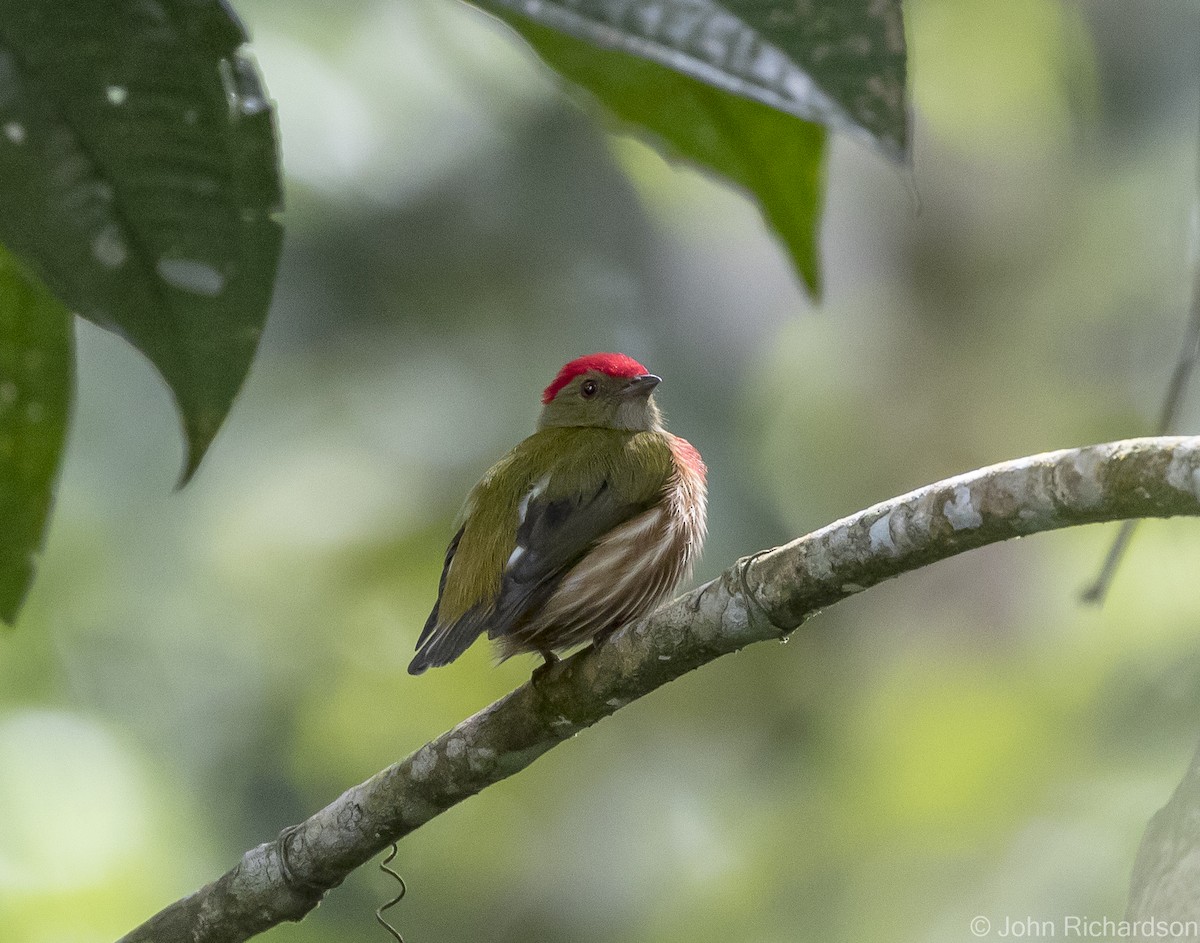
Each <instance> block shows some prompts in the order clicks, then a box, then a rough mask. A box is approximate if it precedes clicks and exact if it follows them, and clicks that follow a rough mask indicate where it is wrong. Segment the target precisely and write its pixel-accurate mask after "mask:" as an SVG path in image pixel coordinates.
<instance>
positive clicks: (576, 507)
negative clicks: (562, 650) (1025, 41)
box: [409, 428, 672, 674]
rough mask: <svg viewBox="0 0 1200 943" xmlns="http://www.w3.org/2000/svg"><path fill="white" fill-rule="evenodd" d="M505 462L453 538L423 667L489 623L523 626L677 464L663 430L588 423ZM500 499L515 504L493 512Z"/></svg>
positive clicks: (454, 651)
mask: <svg viewBox="0 0 1200 943" xmlns="http://www.w3.org/2000/svg"><path fill="white" fill-rule="evenodd" d="M535 440H536V441H535ZM505 461H511V463H512V467H507V468H502V467H501V466H499V465H498V466H496V467H495V468H493V470H492V471H491V472H489V473H488V475H487V476H485V478H484V480H483V481H481V482H480V484H479V485H478V486H477V489H476V491H477V492H478V493H475V492H473V493H472V498H471V500H470V501H469V504H468V511H467V520H466V523H465V524H464V527H463V529H462V530H460V532H459V534H458V535H457V536H456V539H455V540H454V541H452V542H451V549H450V551H449V552H448V553H447V558H446V566H445V568H444V570H443V575H442V587H441V593H440V594H439V601H438V605H435V607H434V611H433V612H432V613H431V614H430V618H429V622H427V623H426V626H425V630H424V632H422V635H421V640H420V641H419V642H418V651H417V656H416V658H414V659H413V663H412V665H410V666H409V671H410V672H412V673H414V674H416V673H419V672H420V671H423V670H425V668H427V667H430V666H435V665H441V664H447V663H448V662H450V661H452V660H453V659H454V658H457V657H458V655H460V654H461V653H462V652H463V651H465V650H466V648H467V647H468V646H469V645H470V644H471V643H472V642H473V641H474V640H475V639H476V638H477V637H478V636H479V635H480V634H481V633H482V632H483V631H485V630H486V631H487V633H488V636H489V637H491V638H496V637H498V636H502V635H506V634H508V633H509V632H510V631H512V630H513V628H514V627H516V626H519V625H520V624H521V623H522V622H523V621H524V620H525V619H526V618H527V617H528V616H530V615H531V614H532V613H533V612H535V611H536V610H537V609H538V608H539V607H540V606H542V605H543V604H544V603H545V602H546V600H547V599H548V598H549V597H550V595H551V594H552V593H553V592H554V589H555V587H557V585H558V582H559V580H560V579H561V578H562V577H563V576H564V575H565V574H566V573H567V571H569V570H570V569H571V567H573V566H574V565H575V564H576V563H577V562H579V560H580V559H581V558H582V557H583V556H584V554H586V553H587V551H588V550H589V549H590V548H591V547H592V546H593V545H594V544H595V543H596V541H597V540H599V539H600V538H601V537H603V536H604V535H605V534H607V533H608V532H609V531H610V530H612V529H613V528H614V527H617V526H618V525H619V524H622V523H624V522H625V521H627V520H629V519H630V518H632V517H635V516H636V515H637V514H640V513H641V512H642V511H644V510H646V509H647V508H649V507H651V506H653V504H654V503H655V502H656V501H657V500H659V498H660V497H661V495H662V493H663V488H664V486H665V484H666V481H667V478H668V476H669V474H670V471H671V467H672V466H671V455H670V448H669V446H667V444H666V440H665V439H663V437H662V436H659V435H655V434H651V433H631V432H627V431H621V430H611V429H587V428H569V429H547V430H543V431H542V432H540V433H537V434H535V435H534V436H531V437H530V439H527V440H526V441H525V442H524V443H522V445H521V446H518V448H517V449H516V450H514V452H513V453H510V456H509V457H508V458H507V459H506V460H505ZM502 464H503V463H502ZM546 469H548V471H547V470H546ZM538 472H542V474H541V475H540V477H536V478H535V475H537V474H538ZM514 482H515V483H517V484H518V487H516V488H512V487H511V485H512V484H513V483H514ZM505 496H510V497H511V499H512V500H511V502H506V501H505V500H497V499H498V498H499V499H503V498H505ZM509 503H511V508H509V507H508V506H507V505H508V504H509ZM472 504H473V507H472ZM497 507H503V508H504V510H505V513H504V514H497V515H495V519H489V518H490V517H491V514H490V513H489V512H492V511H494V510H495V509H496V508H497ZM456 552H457V556H458V558H459V559H458V560H456V559H455V558H456ZM468 555H469V558H468ZM460 563H461V569H460ZM472 579H474V580H475V582H474V584H471V580H472ZM467 600H471V602H467Z"/></svg>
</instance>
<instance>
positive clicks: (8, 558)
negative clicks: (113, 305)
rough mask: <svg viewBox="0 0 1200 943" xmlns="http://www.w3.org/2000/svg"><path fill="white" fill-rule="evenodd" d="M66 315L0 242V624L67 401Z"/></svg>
mask: <svg viewBox="0 0 1200 943" xmlns="http://www.w3.org/2000/svg"><path fill="white" fill-rule="evenodd" d="M71 350H72V344H71V315H70V313H69V312H68V311H67V310H66V309H65V308H64V307H63V306H62V305H61V304H60V303H59V302H58V301H57V300H55V298H54V297H53V296H52V295H51V294H50V292H48V291H47V290H46V289H45V288H44V287H43V286H42V285H41V284H40V283H39V282H37V280H36V279H34V278H31V277H30V276H29V274H28V273H27V272H25V271H24V270H23V269H22V268H21V266H20V265H19V264H18V263H17V262H16V260H15V259H13V258H12V256H10V255H8V254H7V253H6V252H5V251H4V250H3V249H2V248H0V622H8V623H11V622H13V620H14V619H15V618H16V615H17V607H18V606H19V605H20V603H21V600H22V599H23V598H24V596H25V591H26V590H27V589H28V588H29V581H30V580H31V579H32V577H33V561H34V557H35V555H36V554H37V552H38V549H39V548H40V547H41V545H42V537H43V531H44V529H45V526H46V516H47V514H48V513H49V510H50V503H51V499H52V496H53V490H54V480H55V477H56V476H57V473H58V464H59V458H60V456H61V454H62V447H63V439H64V437H65V435H66V428H67V413H68V410H69V408H70V400H71V368H72V359H71Z"/></svg>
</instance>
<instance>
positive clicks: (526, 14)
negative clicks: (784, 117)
mask: <svg viewBox="0 0 1200 943" xmlns="http://www.w3.org/2000/svg"><path fill="white" fill-rule="evenodd" d="M472 2H473V3H474V4H475V5H476V6H478V7H482V8H483V9H485V10H488V11H489V12H492V13H495V14H498V15H502V16H503V17H504V18H505V19H507V20H509V21H510V22H516V23H518V24H519V23H521V22H525V23H538V24H540V25H542V26H548V27H551V28H553V29H555V30H558V31H561V32H562V33H566V34H570V35H572V36H575V37H578V38H579V39H582V40H586V41H587V42H588V43H590V44H592V45H593V46H594V47H596V48H595V53H594V54H595V55H596V56H599V57H605V56H607V55H608V53H606V50H612V51H616V52H620V53H628V54H630V55H633V56H638V57H640V58H642V59H645V60H648V61H650V62H654V63H657V64H658V65H660V66H665V67H667V68H669V69H672V70H674V71H675V72H677V73H681V74H683V75H686V76H690V77H691V78H693V79H698V80H699V81H701V82H704V83H707V84H708V85H710V86H713V87H715V88H717V89H720V90H721V91H722V92H727V93H732V94H733V95H739V96H742V97H744V98H748V99H751V100H753V101H757V102H760V103H761V104H763V105H766V106H769V107H771V108H774V109H776V110H778V111H781V112H784V113H787V114H790V115H794V116H795V117H797V118H803V119H805V120H808V121H815V122H817V123H819V124H823V125H825V126H827V127H830V128H833V129H834V130H840V131H845V132H848V133H850V134H853V135H856V136H858V137H863V138H865V139H867V140H868V141H869V142H871V143H872V144H873V145H874V146H876V147H878V148H879V149H880V150H881V151H883V152H884V153H885V154H887V155H888V156H889V157H891V158H892V159H894V160H900V161H906V160H907V159H908V141H909V137H908V135H909V128H908V107H907V94H906V91H905V55H906V53H905V42H904V24H903V21H902V20H901V16H900V0H786V2H785V0H778V2H764V0H472ZM518 29H521V30H522V31H524V29H523V27H522V26H520V25H518ZM670 91H671V90H670V88H664V87H655V86H654V85H647V86H646V87H645V88H644V89H643V94H645V95H649V96H659V97H663V98H666V97H668V96H669V94H670Z"/></svg>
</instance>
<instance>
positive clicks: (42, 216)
mask: <svg viewBox="0 0 1200 943" xmlns="http://www.w3.org/2000/svg"><path fill="white" fill-rule="evenodd" d="M245 40H246V36H245V32H244V31H243V29H242V26H241V24H240V23H239V22H238V21H237V19H236V18H235V17H234V15H233V13H232V12H231V11H230V9H229V8H228V6H227V5H226V4H225V3H224V2H223V0H114V2H110V3H96V2H94V0H56V2H54V3H47V2H45V0H0V243H3V244H5V245H7V246H8V247H9V249H11V250H12V251H13V252H14V253H16V254H17V255H18V256H20V257H22V258H23V259H24V260H26V261H27V262H28V263H29V264H30V265H31V266H32V267H33V269H34V270H35V271H36V272H37V273H38V274H39V275H40V276H41V277H42V279H43V280H44V281H45V283H46V285H47V286H49V288H50V289H51V290H52V291H53V292H54V293H55V294H56V295H57V296H58V297H59V298H60V299H61V300H62V301H63V302H65V303H66V304H67V306H68V307H69V308H71V309H73V310H75V311H77V312H78V313H79V314H81V315H83V316H84V317H86V318H88V319H90V320H92V321H94V322H96V323H97V324H99V325H101V326H103V327H107V328H110V329H113V330H115V331H117V332H118V333H120V334H122V335H123V336H124V337H126V338H127V339H129V340H130V341H131V342H132V343H133V344H134V345H136V346H137V347H138V349H139V350H141V351H142V352H143V353H144V354H145V355H146V356H147V357H149V358H150V360H151V361H153V363H154V364H155V366H156V367H157V368H158V370H159V371H160V372H161V373H162V375H163V377H164V378H165V379H166V381H167V383H168V384H169V385H170V387H171V389H172V391H173V392H174V394H175V397H176V400H177V402H178V404H179V407H180V411H181V413H182V417H183V424H184V429H185V432H186V438H187V460H186V467H185V471H184V475H185V478H186V477H187V476H189V475H190V474H191V473H192V472H193V471H194V470H195V468H196V466H197V464H198V463H199V461H200V459H201V457H202V456H203V455H204V452H205V450H206V449H207V447H208V445H209V443H210V442H211V441H212V438H213V436H214V435H215V434H216V431H217V428H218V427H219V426H220V424H221V421H222V420H223V419H224V417H225V415H226V413H227V412H228V410H229V407H230V405H231V403H232V401H233V398H234V396H235V394H236V393H237V391H238V388H239V387H240V386H241V383H242V381H243V379H244V378H245V375H246V372H247V370H248V369H249V365H250V361H251V359H252V358H253V356H254V352H255V350H256V348H257V345H258V339H259V336H260V334H261V331H262V326H263V322H264V320H265V317H266V312H267V306H268V303H269V301H270V297H271V290H272V285H273V282H274V277H275V268H276V263H277V261H278V255H279V245H280V237H281V233H280V228H279V226H278V224H277V223H276V222H275V221H274V219H273V218H272V214H273V213H274V212H275V211H276V210H277V208H278V206H279V203H280V185H279V178H278V156H277V153H276V143H275V132H274V124H273V117H272V112H271V108H270V106H269V103H268V101H267V99H266V97H265V94H264V91H263V89H262V86H261V85H260V83H259V80H258V76H257V72H256V70H255V67H254V66H253V64H252V63H251V62H250V61H249V60H248V59H246V58H245V57H244V56H243V55H242V54H241V52H239V49H240V47H241V46H242V44H243V43H244V42H245Z"/></svg>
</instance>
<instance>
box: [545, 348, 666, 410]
mask: <svg viewBox="0 0 1200 943" xmlns="http://www.w3.org/2000/svg"><path fill="white" fill-rule="evenodd" d="M592 370H597V371H599V372H600V373H607V374H608V375H609V376H610V377H640V376H644V375H645V374H647V373H649V372H650V371H649V370H647V369H646V368H645V367H643V366H642V365H641V364H640V363H638V362H637V361H636V360H634V359H633V358H632V357H626V356H625V355H624V354H588V355H587V356H586V357H579V358H577V359H575V360H572V361H571V362H570V363H569V364H567V365H566V366H565V367H563V368H562V369H561V370H559V371H558V376H556V377H555V378H554V382H553V383H551V384H550V385H549V386H548V387H546V389H545V390H543V391H542V402H543V403H548V402H550V401H551V400H552V399H554V397H555V396H557V395H558V391H559V390H561V389H562V388H563V387H564V386H566V385H567V384H568V383H570V382H571V381H572V380H574V379H575V378H576V377H577V376H579V375H580V374H581V373H589V372H591V371H592Z"/></svg>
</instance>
